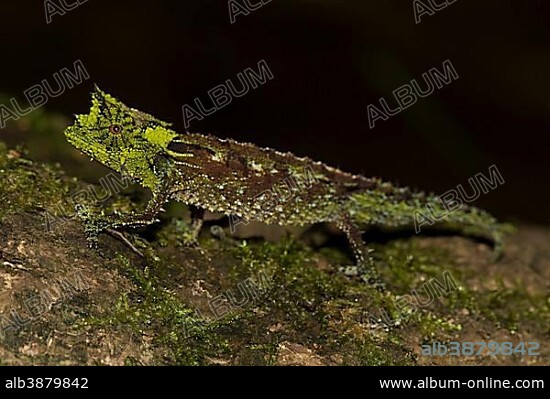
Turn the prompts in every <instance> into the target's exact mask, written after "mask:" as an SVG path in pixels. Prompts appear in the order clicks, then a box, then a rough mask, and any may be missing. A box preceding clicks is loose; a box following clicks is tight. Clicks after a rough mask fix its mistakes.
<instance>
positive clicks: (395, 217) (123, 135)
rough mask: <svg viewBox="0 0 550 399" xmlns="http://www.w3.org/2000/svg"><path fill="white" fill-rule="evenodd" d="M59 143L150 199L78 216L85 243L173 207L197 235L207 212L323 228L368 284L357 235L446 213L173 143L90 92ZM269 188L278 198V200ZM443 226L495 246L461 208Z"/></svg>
mask: <svg viewBox="0 0 550 399" xmlns="http://www.w3.org/2000/svg"><path fill="white" fill-rule="evenodd" d="M65 135H66V137H67V139H68V141H69V142H70V143H71V144H73V145H74V146H75V147H76V148H78V149H79V150H81V151H82V152H84V153H85V154H87V155H88V156H90V157H92V158H93V159H96V160H98V161H99V162H101V163H102V164H104V165H106V166H108V167H110V168H111V169H114V170H115V171H117V172H120V173H121V174H122V175H123V176H125V177H129V178H131V179H133V180H135V181H137V182H138V183H139V184H141V185H142V186H143V187H146V188H148V189H150V190H151V192H152V197H151V200H150V201H149V203H148V204H147V206H146V208H145V209H144V210H143V211H142V212H135V213H131V214H129V215H120V214H116V215H110V216H109V217H105V216H103V217H99V216H97V215H95V216H90V215H86V216H83V217H84V219H85V221H86V223H87V232H88V235H89V238H91V239H93V237H94V236H95V235H97V234H99V233H100V232H101V231H104V230H105V229H120V228H124V227H133V226H140V225H147V224H150V223H153V222H155V221H156V216H157V214H158V213H159V212H161V211H162V206H163V205H164V204H165V203H166V202H168V201H172V200H176V201H181V202H183V203H185V204H187V205H190V206H191V209H192V216H193V226H194V229H195V234H198V232H199V230H200V227H201V224H202V219H201V216H202V213H203V211H204V210H208V211H211V212H217V213H223V214H226V215H236V216H238V217H242V218H246V219H249V220H250V219H252V220H256V221H259V222H264V223H267V224H277V225H297V226H302V225H309V224H313V223H321V222H329V223H334V224H336V225H337V226H338V227H339V228H340V229H341V230H342V231H343V232H344V233H345V234H346V236H347V237H348V239H349V242H350V245H351V248H352V249H353V252H354V254H355V258H356V262H357V270H358V272H359V273H360V274H361V275H362V276H363V277H364V278H366V279H369V280H372V279H373V278H374V277H373V276H375V272H374V269H373V264H372V260H371V258H370V256H369V255H368V251H367V249H366V247H365V244H364V243H363V241H362V238H361V232H362V230H363V229H365V228H367V227H368V226H373V225H378V226H382V227H404V226H411V225H412V223H413V215H414V212H415V211H416V210H418V209H423V208H425V206H426V205H429V206H431V207H432V208H431V209H432V210H433V211H434V214H441V213H444V211H445V209H444V208H443V207H442V204H441V202H440V201H438V199H437V197H435V196H433V195H425V194H423V193H420V192H413V191H411V190H410V189H408V188H399V187H395V186H393V185H392V184H390V183H387V182H383V181H381V180H380V179H377V178H366V177H363V176H358V175H352V174H349V173H346V172H343V171H341V170H338V169H336V168H333V167H330V166H327V165H325V164H323V163H320V162H314V161H312V160H311V159H309V158H303V157H297V156H295V155H293V154H291V153H282V152H278V151H275V150H272V149H269V148H259V147H257V146H255V145H253V144H248V143H238V142H236V141H233V140H224V139H220V138H217V137H214V136H211V135H203V134H193V133H185V134H178V133H176V132H175V131H174V130H172V129H171V128H170V124H168V123H166V122H163V121H160V120H158V119H156V118H154V117H153V116H151V115H148V114H146V113H144V112H141V111H138V110H136V109H133V108H130V107H128V106H126V105H124V104H123V103H121V102H120V101H118V100H117V99H115V98H114V97H112V96H110V95H109V94H106V93H104V92H103V91H101V90H100V89H99V88H96V89H95V91H94V92H93V93H92V107H91V109H90V112H89V113H88V114H85V115H77V116H76V120H75V123H74V124H73V125H72V126H69V127H68V128H67V129H66V131H65ZM289 182H295V183H296V182H301V183H303V184H293V185H292V184H288V183H289ZM274 187H278V188H279V191H278V192H279V193H280V195H277V196H276V198H274V197H275V196H274V194H273V193H274V192H275V193H277V191H275V190H274V189H273V188H274ZM281 188H286V189H287V190H286V191H285V190H282V189H281ZM285 193H286V195H285ZM289 194H291V195H289ZM81 215H82V213H81ZM439 225H440V226H441V227H443V228H448V229H452V230H455V231H458V232H459V233H463V234H468V235H478V236H483V237H486V238H489V239H491V240H493V241H494V243H495V246H496V247H500V244H501V233H502V231H501V228H500V225H499V224H498V223H497V222H496V220H495V219H494V218H493V217H492V216H490V215H489V214H488V213H486V212H484V211H481V210H478V209H476V208H472V207H463V208H461V209H460V210H457V211H455V212H453V213H452V214H450V215H448V216H447V217H445V218H443V219H442V220H441V221H440V222H439Z"/></svg>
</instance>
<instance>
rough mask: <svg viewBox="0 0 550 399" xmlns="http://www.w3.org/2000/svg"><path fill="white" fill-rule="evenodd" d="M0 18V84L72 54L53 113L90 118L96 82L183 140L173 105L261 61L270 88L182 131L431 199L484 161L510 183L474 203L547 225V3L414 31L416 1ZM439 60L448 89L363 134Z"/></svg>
mask: <svg viewBox="0 0 550 399" xmlns="http://www.w3.org/2000/svg"><path fill="white" fill-rule="evenodd" d="M53 1H55V2H58V0H53ZM72 1H73V0H69V1H68V2H69V3H71V2H72ZM426 1H427V0H425V2H426ZM253 2H255V1H253ZM437 2H438V3H441V0H438V1H437ZM0 21H1V23H0V45H1V47H0V50H1V60H2V62H1V67H0V68H1V74H0V91H2V92H5V93H8V94H10V95H14V96H17V97H22V95H23V91H24V90H25V89H27V88H28V87H30V86H32V85H34V84H36V83H39V82H40V81H41V80H42V79H50V80H51V79H52V75H53V73H54V72H56V71H58V70H59V69H61V68H63V67H70V66H71V65H72V64H73V62H74V61H75V60H77V59H80V60H82V62H83V64H84V65H85V67H86V69H87V71H88V72H89V74H90V75H91V79H90V80H88V81H86V82H84V83H83V84H81V85H79V86H77V87H76V88H74V89H72V90H69V91H67V92H65V94H63V95H62V96H60V97H57V98H53V99H50V100H49V102H48V104H47V105H46V107H47V109H49V110H54V111H60V112H63V113H65V114H67V115H70V114H73V113H82V112H86V111H87V110H88V107H89V91H91V89H92V87H93V83H94V82H95V83H97V84H98V85H99V86H101V87H102V88H103V89H104V90H106V91H108V92H110V93H111V94H113V95H115V96H117V97H119V98H120V99H121V100H122V101H124V102H126V103H127V104H129V105H131V106H134V107H136V108H139V109H142V110H144V111H147V112H150V113H152V114H154V115H156V116H158V117H159V118H161V119H165V120H167V121H171V122H174V123H175V127H176V129H177V130H179V131H182V132H183V131H184V126H183V118H182V112H181V107H182V105H183V104H192V103H193V100H194V98H195V97H200V98H202V99H206V96H207V92H208V90H209V89H211V88H212V87H214V86H216V85H218V84H220V83H222V82H224V81H225V80H226V79H232V80H234V81H235V79H236V75H237V73H238V72H240V71H242V70H244V69H245V68H248V67H255V66H256V65H257V63H258V61H260V60H262V59H263V60H265V61H266V62H267V64H268V65H269V67H270V69H271V71H272V72H273V74H274V75H275V79H274V80H272V81H269V82H268V83H267V84H265V85H264V86H261V87H260V88H258V89H257V90H253V91H251V92H250V93H249V94H247V95H246V96H245V97H242V98H239V99H235V100H234V101H233V102H232V103H231V104H230V105H228V106H227V107H225V108H224V109H222V110H220V111H218V112H216V113H215V114H213V115H211V116H208V117H207V118H205V119H204V120H203V121H202V122H197V121H195V122H193V123H192V125H191V128H190V130H191V131H194V132H209V133H213V134H216V135H217V136H219V137H231V138H234V139H237V140H240V141H250V142H253V143H255V144H257V145H260V146H269V147H274V148H277V149H280V150H287V151H292V152H294V153H296V154H298V155H307V156H310V157H312V158H314V159H316V160H320V161H324V162H326V163H328V164H330V165H334V166H338V167H340V168H342V169H344V170H347V171H350V172H354V173H361V174H364V175H366V176H380V177H383V178H385V179H388V180H390V181H393V182H397V183H399V184H402V185H409V186H412V187H415V188H419V189H423V190H427V191H434V192H436V193H442V192H444V191H447V190H449V189H451V188H454V187H456V185H457V184H466V183H467V179H468V178H469V177H471V176H473V175H475V174H476V173H478V172H484V173H487V170H488V167H489V166H490V165H492V164H496V165H497V167H498V168H499V170H500V172H501V173H502V175H503V177H504V179H505V180H506V184H505V185H503V186H501V187H499V188H498V189H497V190H495V191H494V192H491V193H489V194H487V195H482V197H480V198H479V200H478V201H476V204H477V205H479V206H480V207H484V208H487V209H488V210H489V211H491V212H493V213H494V214H496V215H497V216H500V217H503V218H505V219H508V220H514V219H517V218H519V219H522V220H529V221H537V222H542V223H548V222H550V212H549V210H550V206H549V204H548V194H549V190H548V187H549V186H548V176H549V173H548V172H549V171H550V166H549V162H548V154H549V149H550V138H549V123H548V116H549V111H550V97H549V94H550V85H549V83H550V76H549V71H550V68H549V67H550V51H549V50H550V47H549V39H550V35H549V33H550V32H549V30H550V28H549V24H550V7H549V4H548V2H544V1H542V0H532V1H529V0H517V1H511V0H508V1H506V0H500V1H496V0H494V1H479V0H477V1H474V0H457V1H456V2H455V3H453V4H451V5H449V6H448V7H447V8H445V9H444V10H442V11H440V12H437V13H436V14H435V15H433V16H423V18H422V21H421V23H420V24H415V20H414V13H413V1H412V0H391V1H388V0H379V1H369V0H356V1H355V0H354V1H352V0H341V1H337V0H272V1H271V2H270V3H268V4H266V5H265V6H263V7H262V8H261V9H259V10H258V11H255V12H253V13H251V14H250V15H248V16H242V15H240V16H237V20H236V23H235V24H231V23H230V19H229V12H228V3H227V1H225V0H217V1H209V0H193V1H190V0H180V1H175V0H174V1H169V0H157V1H136V0H110V1H106V0H88V1H87V2H86V3H84V4H82V5H81V6H79V7H78V8H77V9H75V10H73V11H70V12H68V13H67V14H66V15H64V16H59V15H54V16H53V17H52V22H51V23H50V24H47V23H46V16H45V12H44V3H43V1H42V0H33V1H29V0H25V1H21V0H2V1H1V2H0ZM446 59H449V60H451V62H452V64H453V65H454V67H455V68H456V71H457V72H458V74H459V76H460V77H459V79H458V80H456V81H454V82H452V83H451V84H450V85H448V86H446V87H444V88H443V89H441V90H436V91H435V92H434V93H433V94H432V95H431V96H429V97H428V98H426V99H420V100H419V101H418V102H417V103H416V104H415V105H413V106H411V107H410V108H408V109H407V110H405V111H404V112H402V113H400V114H398V115H396V116H393V117H391V118H390V119H389V120H388V121H380V120H379V121H377V123H376V126H375V128H374V129H369V125H368V116H367V106H368V105H369V104H371V103H372V104H377V103H378V99H379V98H380V97H385V98H386V99H387V100H388V101H389V102H390V103H391V102H392V101H393V97H392V94H391V92H392V91H393V90H394V89H396V88H398V87H399V86H401V85H403V84H405V83H408V82H410V80H411V79H413V78H420V76H421V74H422V73H423V72H425V71H428V70H429V69H430V68H433V67H438V68H440V69H441V64H442V63H443V61H444V60H446ZM59 135H60V136H62V131H59ZM1 139H2V131H0V140H1ZM21 141H25V137H24V136H22V137H21ZM69 173H71V174H73V175H79V174H81V171H80V170H70V171H69Z"/></svg>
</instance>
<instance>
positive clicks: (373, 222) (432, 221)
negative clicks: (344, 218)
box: [348, 183, 513, 260]
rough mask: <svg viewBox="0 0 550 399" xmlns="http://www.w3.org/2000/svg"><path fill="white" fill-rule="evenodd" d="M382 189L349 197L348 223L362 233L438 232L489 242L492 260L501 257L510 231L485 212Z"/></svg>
mask: <svg viewBox="0 0 550 399" xmlns="http://www.w3.org/2000/svg"><path fill="white" fill-rule="evenodd" d="M381 188H382V189H383V190H380V188H377V189H376V190H366V191H362V192H358V193H355V194H352V195H351V196H350V197H349V202H348V204H349V212H350V215H351V219H352V220H353V222H354V223H355V224H356V225H357V226H359V227H360V228H361V229H366V228H368V227H369V226H389V227H390V228H391V227H394V228H396V229H397V228H410V227H414V229H415V231H416V233H420V232H421V231H422V230H441V231H449V232H456V233H458V234H460V235H463V236H466V237H476V238H483V239H487V240H490V241H491V242H492V244H493V246H494V256H493V258H494V259H495V260H496V259H499V258H500V257H501V256H502V254H503V238H504V236H505V235H506V234H507V233H509V232H512V231H513V228H512V227H511V226H510V225H506V224H501V223H498V221H497V220H496V219H495V218H494V217H493V216H491V215H490V214H489V213H488V212H485V211H483V210H481V209H478V208H474V207H471V206H467V205H464V204H462V202H461V200H460V199H455V202H453V203H443V201H442V200H441V199H440V198H439V197H437V196H435V195H427V194H424V193H422V192H416V193H413V192H411V191H410V190H409V189H407V188H395V187H393V186H391V185H390V184H388V183H382V184H381Z"/></svg>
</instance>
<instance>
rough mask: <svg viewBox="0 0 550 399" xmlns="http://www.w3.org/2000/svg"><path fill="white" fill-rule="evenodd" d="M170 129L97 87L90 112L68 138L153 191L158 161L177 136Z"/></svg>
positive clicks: (77, 120)
mask: <svg viewBox="0 0 550 399" xmlns="http://www.w3.org/2000/svg"><path fill="white" fill-rule="evenodd" d="M169 126H170V125H169V124H168V123H166V122H163V121H160V120H158V119H156V118H154V117H153V116H151V115H148V114H146V113H143V112H141V111H138V110H136V109H133V108H130V107H128V106H126V105H124V104H123V103H121V102H120V101H118V100H117V99H116V98H114V97H112V96H110V95H109V94H107V93H105V92H103V91H101V90H100V89H99V88H98V87H96V88H95V91H94V92H93V93H92V107H91V109H90V112H89V113H88V114H84V115H76V118H75V123H74V124H73V125H72V126H69V127H68V128H67V129H66V130H65V136H66V137H67V140H68V141H69V142H70V143H71V144H72V145H73V146H75V147H76V148H78V149H79V150H80V151H82V152H83V153H85V154H87V155H89V156H90V157H91V158H93V159H96V160H98V161H99V162H101V163H102V164H104V165H105V166H108V167H109V168H111V169H113V170H115V171H117V172H120V173H121V174H123V175H125V176H130V177H132V178H134V179H137V180H138V181H140V182H141V183H142V184H143V185H144V186H146V187H150V188H152V187H153V186H154V185H155V184H156V176H155V174H154V169H153V166H154V161H155V159H156V157H157V156H158V155H159V154H162V153H164V152H165V150H166V147H167V146H168V144H169V143H170V141H172V139H173V138H174V137H176V135H177V134H176V133H175V132H174V131H172V130H170V129H169Z"/></svg>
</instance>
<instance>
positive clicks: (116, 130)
mask: <svg viewBox="0 0 550 399" xmlns="http://www.w3.org/2000/svg"><path fill="white" fill-rule="evenodd" d="M109 132H110V133H112V134H120V133H122V126H120V125H111V126H110V127H109Z"/></svg>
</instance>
